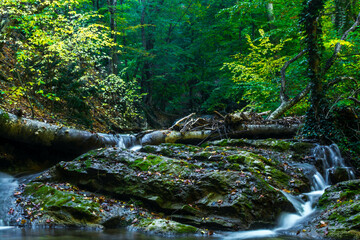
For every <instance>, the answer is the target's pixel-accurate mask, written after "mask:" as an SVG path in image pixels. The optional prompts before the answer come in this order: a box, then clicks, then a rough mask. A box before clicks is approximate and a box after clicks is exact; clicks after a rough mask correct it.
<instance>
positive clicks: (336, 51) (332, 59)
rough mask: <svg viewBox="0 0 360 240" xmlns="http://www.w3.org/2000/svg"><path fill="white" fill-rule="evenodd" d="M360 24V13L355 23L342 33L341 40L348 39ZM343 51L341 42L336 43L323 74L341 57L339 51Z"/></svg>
mask: <svg viewBox="0 0 360 240" xmlns="http://www.w3.org/2000/svg"><path fill="white" fill-rule="evenodd" d="M359 25H360V13H359V14H358V16H357V18H356V21H355V22H354V24H353V25H352V26H351V27H350V28H349V29H348V30H347V31H346V32H345V33H344V34H343V35H342V37H341V39H340V40H341V41H344V40H346V38H347V37H348V36H349V34H350V33H351V32H353V31H355V30H356V28H357V27H358V26H359ZM340 51H341V43H340V42H338V43H337V44H336V45H335V48H334V53H333V55H332V56H331V57H330V58H329V60H328V61H327V62H326V65H325V68H324V70H323V72H322V75H324V74H325V73H326V72H327V71H328V70H329V69H330V68H331V66H332V65H333V64H334V63H335V61H336V59H337V58H338V57H339V52H340Z"/></svg>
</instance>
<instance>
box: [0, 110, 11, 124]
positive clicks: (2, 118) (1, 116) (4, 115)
mask: <svg viewBox="0 0 360 240" xmlns="http://www.w3.org/2000/svg"><path fill="white" fill-rule="evenodd" d="M8 120H10V116H9V114H8V113H6V112H2V113H0V121H1V122H3V121H8Z"/></svg>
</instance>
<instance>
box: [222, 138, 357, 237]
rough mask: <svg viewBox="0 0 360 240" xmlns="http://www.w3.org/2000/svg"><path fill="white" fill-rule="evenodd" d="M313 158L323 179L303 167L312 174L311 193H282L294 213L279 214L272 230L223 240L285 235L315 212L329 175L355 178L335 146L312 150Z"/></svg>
mask: <svg viewBox="0 0 360 240" xmlns="http://www.w3.org/2000/svg"><path fill="white" fill-rule="evenodd" d="M313 156H314V157H315V159H316V160H321V161H322V162H323V170H324V174H325V179H324V177H323V176H322V175H321V174H320V173H319V172H318V171H317V170H316V168H315V167H314V166H311V165H309V164H307V165H304V166H303V167H306V168H308V170H309V172H310V173H312V174H311V176H309V178H310V181H311V190H312V191H311V192H309V193H304V194H302V195H300V196H293V195H291V194H289V193H286V192H282V193H283V194H284V196H285V197H286V198H287V199H288V200H289V201H290V202H291V204H292V205H293V206H294V208H295V209H296V213H283V214H281V216H280V219H279V223H278V226H277V227H276V228H274V229H260V230H255V231H242V232H237V233H233V234H231V235H229V236H226V237H225V238H224V239H250V238H252V239H253V238H267V237H275V236H278V235H279V234H281V233H284V234H286V230H290V229H291V228H293V227H295V226H297V225H299V224H301V223H302V222H303V220H305V219H306V218H307V217H308V216H310V215H311V214H312V213H314V212H315V211H316V208H314V207H313V206H314V205H315V204H316V202H317V201H318V199H319V198H320V197H321V196H322V195H323V194H324V191H325V189H326V188H327V187H328V186H329V185H330V183H331V181H330V175H331V174H333V173H334V172H335V171H336V170H337V169H344V170H345V171H346V172H347V180H348V179H354V178H355V174H354V171H353V170H352V168H350V167H347V166H346V165H345V162H344V159H343V158H342V157H341V154H340V150H339V148H338V146H337V145H335V144H332V145H330V146H321V145H318V146H316V147H315V148H314V149H313ZM304 196H305V197H306V199H307V200H306V201H304V200H303V197H304Z"/></svg>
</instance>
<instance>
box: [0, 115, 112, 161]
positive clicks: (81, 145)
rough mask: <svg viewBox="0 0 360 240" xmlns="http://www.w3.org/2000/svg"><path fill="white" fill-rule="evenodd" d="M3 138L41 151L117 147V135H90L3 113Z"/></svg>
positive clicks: (0, 132)
mask: <svg viewBox="0 0 360 240" xmlns="http://www.w3.org/2000/svg"><path fill="white" fill-rule="evenodd" d="M0 137H1V138H4V139H9V140H13V141H17V142H22V143H26V144H30V145H34V146H39V147H49V148H53V149H58V150H63V151H68V152H72V153H77V154H81V153H85V152H87V151H89V150H91V149H96V148H100V147H106V146H116V145H117V144H118V142H119V138H118V137H117V136H116V135H110V134H102V133H90V132H88V131H82V130H77V129H70V128H67V127H62V126H56V125H51V124H47V123H43V122H39V121H35V120H30V119H26V118H21V117H17V116H15V115H14V114H10V113H6V112H4V111H2V110H0Z"/></svg>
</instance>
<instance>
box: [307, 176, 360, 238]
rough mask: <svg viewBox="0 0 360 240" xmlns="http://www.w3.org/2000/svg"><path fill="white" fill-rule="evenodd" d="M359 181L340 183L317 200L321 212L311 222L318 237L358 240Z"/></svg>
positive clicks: (359, 213)
mask: <svg viewBox="0 0 360 240" xmlns="http://www.w3.org/2000/svg"><path fill="white" fill-rule="evenodd" d="M359 186H360V180H351V181H346V182H340V183H338V184H336V185H333V186H331V187H329V188H328V189H326V190H325V193H324V194H323V196H322V197H321V198H320V200H319V204H318V205H319V208H320V209H321V212H320V214H319V216H318V217H317V218H315V219H313V220H312V222H311V223H310V226H315V227H313V228H314V233H315V232H316V233H317V234H318V235H319V237H326V238H331V239H360V238H359V237H360V188H359Z"/></svg>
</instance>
